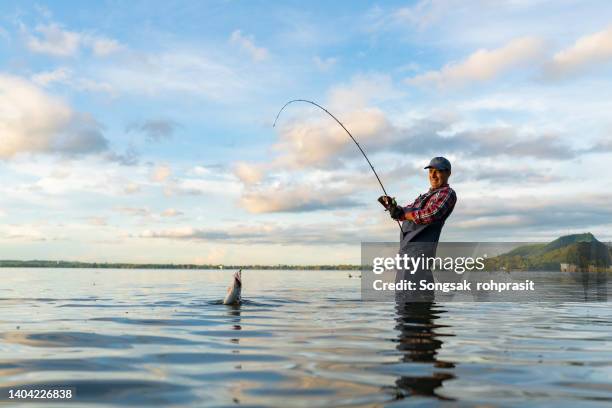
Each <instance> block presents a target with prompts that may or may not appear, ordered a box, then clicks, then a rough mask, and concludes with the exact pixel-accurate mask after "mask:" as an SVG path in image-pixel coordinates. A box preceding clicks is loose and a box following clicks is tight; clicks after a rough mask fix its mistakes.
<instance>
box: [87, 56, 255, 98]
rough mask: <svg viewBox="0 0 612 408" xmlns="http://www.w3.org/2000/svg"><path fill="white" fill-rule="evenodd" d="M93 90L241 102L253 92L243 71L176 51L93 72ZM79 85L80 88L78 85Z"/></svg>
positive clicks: (134, 58) (89, 85)
mask: <svg viewBox="0 0 612 408" xmlns="http://www.w3.org/2000/svg"><path fill="white" fill-rule="evenodd" d="M90 75H91V76H90V78H89V79H88V82H87V83H86V84H85V83H84V84H83V85H87V88H89V89H91V90H101V91H104V92H111V93H114V94H119V93H134V94H145V95H163V96H165V97H169V96H173V95H172V94H174V93H181V94H187V95H195V96H204V97H207V98H210V99H213V100H227V99H232V100H233V99H238V98H239V97H240V96H241V95H242V94H244V91H245V90H246V89H249V88H250V86H251V85H250V84H249V82H248V78H245V77H244V76H242V75H241V74H240V73H239V68H236V66H235V65H232V64H230V63H225V62H223V58H222V57H219V56H218V55H213V53H211V54H205V53H203V52H202V50H201V49H173V50H170V51H163V52H159V53H136V52H133V53H128V54H126V55H124V56H123V57H122V60H121V61H120V63H114V64H109V65H97V66H95V67H93V68H92V71H91V73H90ZM77 85H79V84H77Z"/></svg>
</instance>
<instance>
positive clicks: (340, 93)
mask: <svg viewBox="0 0 612 408" xmlns="http://www.w3.org/2000/svg"><path fill="white" fill-rule="evenodd" d="M404 96H405V93H404V92H402V91H400V90H398V88H397V87H396V86H395V85H394V84H393V80H392V78H391V77H390V76H389V75H383V74H369V75H355V76H354V77H352V78H351V80H350V81H349V82H348V83H344V84H340V85H336V86H334V87H332V88H331V89H330V91H329V92H328V95H327V100H328V105H329V108H330V109H333V110H334V111H335V112H344V111H350V110H354V109H363V108H367V107H372V105H377V104H379V103H382V102H389V101H393V100H400V99H401V98H403V97H404Z"/></svg>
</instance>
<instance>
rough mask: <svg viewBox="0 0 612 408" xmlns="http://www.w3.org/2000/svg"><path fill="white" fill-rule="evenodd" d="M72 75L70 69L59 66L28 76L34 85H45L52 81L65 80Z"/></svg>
mask: <svg viewBox="0 0 612 408" xmlns="http://www.w3.org/2000/svg"><path fill="white" fill-rule="evenodd" d="M71 76H72V71H71V70H70V69H68V68H65V67H61V68H57V69H54V70H52V71H44V72H39V73H37V74H34V75H32V77H31V78H30V79H31V80H32V82H34V83H35V84H36V85H40V86H47V85H49V84H52V83H54V82H60V83H62V82H67V81H68V79H69V78H70V77H71Z"/></svg>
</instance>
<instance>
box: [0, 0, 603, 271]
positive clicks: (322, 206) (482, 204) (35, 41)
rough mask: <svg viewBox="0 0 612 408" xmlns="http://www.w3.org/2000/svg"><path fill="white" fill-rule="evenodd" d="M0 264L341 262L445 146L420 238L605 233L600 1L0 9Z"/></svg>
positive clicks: (376, 231)
mask: <svg viewBox="0 0 612 408" xmlns="http://www.w3.org/2000/svg"><path fill="white" fill-rule="evenodd" d="M0 16H2V17H0V58H2V60H3V64H2V68H1V69H0V106H2V108H1V109H0V142H1V143H0V177H1V179H2V181H3V183H2V185H1V186H0V196H1V197H2V198H1V199H0V243H1V248H2V249H1V250H0V258H2V259H33V258H37V259H41V258H43V259H72V260H86V261H128V262H189V263H191V262H194V263H261V264H276V263H311V264H318V263H345V262H350V263H356V262H358V260H359V244H360V242H362V241H368V240H395V239H396V238H397V226H396V225H395V224H394V223H393V222H392V221H391V220H389V219H388V217H387V215H386V214H385V213H384V212H383V211H381V209H380V208H379V206H378V204H377V203H376V198H377V197H378V195H379V194H380V192H379V190H378V185H377V183H376V179H375V178H374V177H373V175H372V174H371V172H370V170H369V168H368V167H367V163H366V162H365V161H364V160H363V158H362V157H361V155H360V154H359V152H358V151H357V150H356V148H355V146H354V145H352V144H351V142H350V140H349V139H348V138H347V137H346V135H345V134H344V133H343V132H342V130H341V129H339V128H338V127H337V125H335V124H334V123H333V122H332V121H330V119H329V118H328V117H326V116H325V115H323V114H322V113H321V112H318V111H316V110H314V109H311V108H310V107H308V106H299V105H292V106H291V107H290V108H289V109H288V110H287V111H286V112H285V113H284V114H283V116H282V117H281V120H280V122H279V125H278V126H277V128H272V126H271V125H272V121H273V120H274V117H275V115H276V112H277V111H278V109H279V108H280V107H281V106H282V105H283V104H284V103H285V102H286V101H287V100H289V99H294V98H306V99H312V100H315V101H317V102H319V103H321V104H323V105H325V106H327V107H328V108H329V109H330V110H332V112H334V114H336V115H337V116H338V117H339V118H340V120H342V121H343V122H344V123H345V125H346V126H347V127H348V128H349V129H350V130H351V131H352V132H353V133H354V134H355V136H356V137H357V138H358V139H359V140H360V142H361V144H362V146H363V147H364V149H365V150H366V151H367V152H368V154H369V155H370V158H371V160H372V162H373V164H374V166H375V167H376V168H377V170H378V171H379V173H380V175H381V178H382V179H383V182H384V183H385V185H386V187H387V189H388V191H389V192H391V194H392V195H394V196H396V197H397V198H398V199H399V200H400V201H402V202H408V201H412V199H414V197H415V196H416V195H418V194H419V193H422V192H423V191H425V190H426V189H427V185H428V183H427V180H426V174H425V172H424V171H423V170H422V167H423V165H424V164H426V163H427V162H428V160H429V159H430V158H431V157H432V156H437V155H445V156H447V157H448V158H449V159H451V160H452V162H453V165H454V172H453V175H452V177H451V180H450V181H451V185H452V186H453V187H454V188H455V189H456V191H457V193H458V196H459V202H458V204H457V207H456V209H455V212H454V214H453V215H452V216H451V218H450V219H449V221H448V223H447V226H446V227H445V231H444V233H443V236H442V239H444V240H446V241H451V240H455V241H458V240H469V241H489V240H493V241H516V240H520V241H527V240H537V241H546V240H550V239H553V238H555V237H557V236H559V235H561V234H566V233H572V232H583V231H591V232H593V233H594V234H595V235H596V236H597V237H599V238H600V239H602V240H612V234H610V232H609V231H610V226H611V224H610V219H611V215H612V207H611V203H612V200H611V199H612V194H611V193H610V191H611V190H612V189H611V187H612V178H611V177H610V175H609V169H608V166H609V164H608V163H609V162H610V159H611V158H612V153H611V152H612V123H611V122H612V119H611V117H610V114H609V112H610V111H612V103H610V98H609V95H610V94H612V82H611V81H610V78H611V74H612V4H610V3H608V2H601V1H599V2H588V1H586V2H585V1H521V0H507V1H495V2H493V1H484V0H483V1H474V2H463V1H454V0H447V1H435V0H430V1H416V2H377V3H374V2H365V1H364V2H332V4H330V3H328V2H308V3H307V4H304V3H303V2H282V3H279V2H255V1H249V2H246V1H245V2H232V1H221V2H189V1H180V2H179V1H176V2H171V1H165V2H152V1H147V2H137V1H135V2H129V3H127V2H95V3H94V2H50V3H48V4H46V3H43V2H14V3H11V2H3V3H2V4H0Z"/></svg>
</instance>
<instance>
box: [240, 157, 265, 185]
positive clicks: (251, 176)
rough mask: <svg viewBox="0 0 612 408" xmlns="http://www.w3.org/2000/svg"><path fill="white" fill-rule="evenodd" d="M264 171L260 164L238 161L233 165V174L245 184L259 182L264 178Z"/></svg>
mask: <svg viewBox="0 0 612 408" xmlns="http://www.w3.org/2000/svg"><path fill="white" fill-rule="evenodd" d="M264 171H265V169H264V166H263V165H261V164H249V163H245V162H238V163H236V164H235V165H234V174H235V175H236V177H238V179H240V181H241V182H243V183H244V184H245V185H251V184H256V183H259V182H260V181H261V180H262V179H263V178H264Z"/></svg>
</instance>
